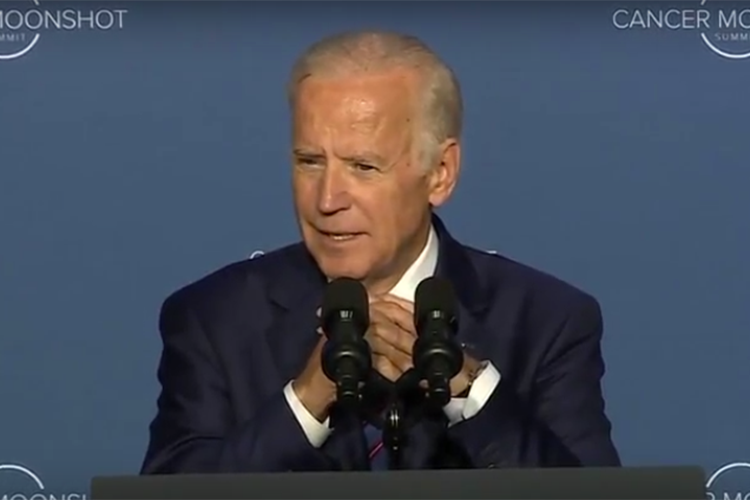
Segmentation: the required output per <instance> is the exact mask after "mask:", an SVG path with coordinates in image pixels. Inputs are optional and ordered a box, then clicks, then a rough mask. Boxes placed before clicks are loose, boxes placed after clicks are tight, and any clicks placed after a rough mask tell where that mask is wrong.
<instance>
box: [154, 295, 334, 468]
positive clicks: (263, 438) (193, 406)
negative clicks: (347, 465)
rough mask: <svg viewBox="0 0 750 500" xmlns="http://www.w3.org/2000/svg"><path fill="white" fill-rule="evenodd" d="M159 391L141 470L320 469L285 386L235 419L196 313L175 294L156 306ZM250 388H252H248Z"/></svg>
mask: <svg viewBox="0 0 750 500" xmlns="http://www.w3.org/2000/svg"><path fill="white" fill-rule="evenodd" d="M159 329H160V332H161V338H162V342H163V350H162V355H161V360H160V363H159V368H158V379H159V382H160V384H161V393H160V395H159V398H158V401H157V414H156V417H155V418H154V420H153V422H152V423H151V426H150V442H149V447H148V451H147V453H146V457H145V459H144V462H143V466H142V468H141V474H176V473H232V472H274V471H291V470H294V471H297V470H302V471H304V470H325V469H327V468H328V467H327V462H326V459H325V456H324V455H323V454H322V453H321V452H320V451H319V450H318V449H316V448H315V447H313V446H312V445H311V444H310V442H309V441H308V439H307V437H306V436H305V433H304V431H303V429H302V427H301V426H300V425H299V423H298V422H297V420H296V418H295V416H294V414H293V412H292V410H291V408H290V406H289V405H288V404H287V401H286V398H285V396H284V393H283V389H281V388H280V389H279V391H278V393H277V394H273V395H272V396H270V397H269V398H268V399H267V400H266V401H265V403H264V404H263V406H262V407H259V408H257V410H256V411H255V414H254V415H253V416H252V417H251V418H250V419H249V420H247V421H244V422H237V421H236V418H235V415H234V414H233V412H232V409H231V406H230V399H229V398H230V395H229V391H228V387H227V385H226V378H225V376H224V374H223V372H222V369H223V367H222V366H221V365H220V364H219V362H218V361H217V357H216V355H215V352H214V350H213V346H212V345H211V343H210V341H209V338H208V337H207V335H206V332H205V331H204V330H203V328H201V325H200V324H199V322H198V320H197V318H196V316H195V314H194V313H193V312H192V311H191V310H190V309H189V308H188V307H186V306H185V304H184V303H183V302H181V301H179V300H178V299H177V298H176V296H172V297H170V298H168V299H167V300H166V301H165V302H164V305H163V306H162V309H161V313H160V318H159ZM248 390H250V389H248Z"/></svg>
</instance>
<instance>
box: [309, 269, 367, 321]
mask: <svg viewBox="0 0 750 500" xmlns="http://www.w3.org/2000/svg"><path fill="white" fill-rule="evenodd" d="M342 311H344V314H351V315H352V317H351V318H348V319H349V320H351V321H354V322H356V323H359V324H360V325H362V327H363V328H365V329H366V328H367V326H368V325H369V324H370V305H369V300H368V298H367V290H366V289H365V287H364V285H363V284H362V283H360V282H359V281H357V280H355V279H351V278H337V279H335V280H333V281H331V282H330V283H328V285H327V286H326V289H325V291H324V292H323V305H322V307H321V312H320V317H321V319H322V320H323V324H324V325H326V324H328V323H329V322H330V321H331V320H334V319H336V318H338V319H347V318H344V317H341V314H342Z"/></svg>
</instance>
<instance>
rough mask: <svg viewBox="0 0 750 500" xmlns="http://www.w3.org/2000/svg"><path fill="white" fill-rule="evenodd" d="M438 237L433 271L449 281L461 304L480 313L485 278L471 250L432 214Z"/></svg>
mask: <svg viewBox="0 0 750 500" xmlns="http://www.w3.org/2000/svg"><path fill="white" fill-rule="evenodd" d="M432 224H433V227H434V228H435V232H436V233H437V236H438V240H439V242H440V243H439V254H438V262H437V270H436V271H435V274H436V275H437V276H440V277H441V278H445V279H447V280H448V281H450V282H451V284H452V285H453V288H454V289H455V292H456V295H457V296H458V300H459V302H460V303H461V305H462V306H463V308H464V309H465V310H466V311H468V312H471V313H472V314H479V313H481V312H482V311H483V310H484V309H485V308H486V307H487V303H488V294H487V290H486V286H485V284H484V281H483V280H482V279H481V278H480V276H479V274H478V273H477V271H476V269H475V268H474V265H473V264H472V262H471V259H470V252H474V251H475V250H471V249H468V248H466V247H465V246H463V245H462V244H461V243H459V242H458V241H456V240H455V239H454V238H453V236H451V234H450V233H449V232H448V230H447V229H446V227H445V224H444V223H443V221H442V220H440V218H439V217H438V216H436V215H434V216H433V218H432Z"/></svg>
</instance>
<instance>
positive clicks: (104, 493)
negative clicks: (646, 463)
mask: <svg viewBox="0 0 750 500" xmlns="http://www.w3.org/2000/svg"><path fill="white" fill-rule="evenodd" d="M91 498H92V499H93V500H120V499H122V500H170V499H175V500H177V499H180V500H206V499H211V498H217V499H223V500H235V499H246V500H250V499H264V500H277V499H278V500H281V499H289V500H303V499H321V500H338V499H341V500H358V499H362V500H365V499H378V500H382V499H385V498H387V499H409V500H419V499H425V500H440V499H452V500H456V499H465V500H473V499H488V500H489V499H492V500H503V499H509V500H510V499H515V500H522V499H534V500H545V499H550V500H551V499H556V500H567V499H571V500H589V499H590V500H640V499H643V500H661V499H664V500H667V499H669V500H693V499H695V500H698V499H700V500H705V499H706V488H705V475H704V472H703V470H702V469H700V468H699V467H631V468H566V469H481V470H433V471H391V472H322V473H317V472H315V473H313V472H289V473H270V474H229V475H224V474H205V475H204V474H196V475H170V476H129V477H97V478H94V479H93V481H92V485H91Z"/></svg>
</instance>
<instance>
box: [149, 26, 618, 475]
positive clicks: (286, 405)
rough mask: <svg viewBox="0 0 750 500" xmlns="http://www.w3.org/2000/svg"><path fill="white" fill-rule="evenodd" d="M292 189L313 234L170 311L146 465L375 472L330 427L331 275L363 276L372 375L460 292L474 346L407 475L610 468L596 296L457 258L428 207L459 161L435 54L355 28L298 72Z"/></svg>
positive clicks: (214, 277) (188, 295)
mask: <svg viewBox="0 0 750 500" xmlns="http://www.w3.org/2000/svg"><path fill="white" fill-rule="evenodd" d="M290 104H291V108H292V115H293V134H292V135H293V137H292V142H293V144H292V161H293V174H292V177H293V191H294V202H295V208H296V214H297V219H298V223H299V227H300V230H301V233H302V239H303V242H302V243H300V244H296V245H291V246H288V247H285V248H282V249H280V250H277V251H275V252H271V253H269V254H267V255H265V256H264V257H262V258H259V259H254V260H250V261H243V262H239V263H235V264H233V265H230V266H228V267H225V268H223V269H221V270H219V271H217V272H215V273H213V274H211V275H209V276H207V277H205V278H203V279H201V280H200V281H198V282H196V283H194V284H192V285H189V286H187V287H185V288H184V289H182V290H180V291H178V292H176V293H174V294H173V295H172V296H170V297H169V298H168V299H167V300H166V301H165V303H164V305H163V308H162V312H161V317H160V329H161V335H162V338H163V342H164V350H163V354H162V358H161V363H160V367H159V380H160V382H161V384H162V392H161V395H160V397H159V401H158V414H157V416H156V418H155V419H154V421H153V423H152V425H151V441H150V446H149V449H148V452H147V455H146V458H145V462H144V464H143V469H142V472H143V473H146V474H153V473H160V474H164V473H198V472H200V473H206V472H249V471H314V470H352V469H359V470H362V469H364V470H367V469H376V468H382V462H381V459H380V458H381V457H382V456H383V452H382V450H381V452H380V453H378V446H377V444H376V442H375V441H376V437H377V434H378V433H377V432H376V431H373V427H374V424H371V423H368V422H363V423H361V424H360V423H359V422H357V425H341V426H338V425H336V424H335V422H333V421H332V420H331V415H332V412H333V411H334V409H335V408H336V404H335V396H336V393H335V387H334V385H333V384H332V383H331V381H329V380H328V379H327V378H326V377H325V375H324V374H323V372H322V370H321V364H320V351H321V347H322V346H323V343H324V342H325V337H324V335H322V334H321V332H320V331H319V330H318V318H317V314H318V312H319V307H320V304H321V302H320V301H321V296H322V292H323V289H324V287H325V284H326V282H327V281H328V280H331V279H335V278H338V277H350V278H355V279H357V280H360V281H361V282H362V283H363V284H364V286H365V287H366V289H367V291H368V295H369V298H370V316H371V325H370V328H369V330H368V332H367V334H366V340H367V341H368V342H369V345H370V347H371V350H372V353H373V366H374V370H375V371H376V372H377V373H378V374H380V376H381V377H383V378H384V379H387V380H390V381H395V380H397V379H398V378H399V377H400V376H401V374H402V373H404V372H405V371H406V370H408V369H409V368H410V367H411V348H412V345H413V342H414V340H415V338H416V333H415V327H414V324H413V319H412V311H413V306H412V301H413V300H414V292H415V289H416V286H417V285H418V284H419V283H420V281H422V280H423V279H424V278H426V277H428V276H431V275H433V274H437V275H439V276H442V277H445V278H447V279H449V280H450V281H451V282H452V284H453V286H454V287H455V289H456V292H457V295H458V297H459V299H460V303H461V305H460V307H461V310H460V326H459V332H458V339H459V340H460V342H461V343H462V345H463V346H464V347H465V362H464V366H463V369H462V370H461V372H460V373H459V374H458V375H457V376H456V377H455V378H454V379H453V380H452V381H451V384H450V385H451V392H452V399H451V401H450V403H448V405H446V407H445V408H444V409H443V412H442V414H440V415H437V416H434V415H433V416H430V417H425V418H424V419H422V420H420V421H419V422H418V423H416V424H415V425H413V426H412V427H410V428H409V429H408V431H407V432H408V439H409V446H408V447H407V448H406V451H405V452H404V453H405V455H404V457H403V466H404V467H406V468H438V467H474V468H490V467H522V466H608V465H612V466H616V465H619V458H618V455H617V452H616V451H615V448H614V446H613V444H612V441H611V438H610V422H609V421H608V419H607V417H606V416H605V412H604V401H603V397H602V392H601V387H600V379H601V377H602V375H603V372H604V364H603V361H602V356H601V352H600V341H601V335H602V318H601V314H600V309H599V306H598V303H597V302H596V300H595V299H594V298H592V297H591V296H589V295H587V294H585V293H583V292H581V291H578V290H577V289H575V288H573V287H572V286H570V285H567V284H565V283H563V282H561V281H559V280H556V279H554V278H552V277H550V276H548V275H545V274H543V273H541V272H539V271H535V270H532V269H530V268H528V267H525V266H523V265H521V264H518V263H515V262H513V261H510V260H508V259H505V258H502V257H499V256H493V255H489V254H487V253H485V252H481V251H477V250H473V249H470V248H468V247H465V246H463V245H461V244H460V243H458V242H457V241H456V240H454V239H453V238H452V237H451V236H450V234H449V233H448V231H447V230H446V228H445V227H444V225H443V224H442V222H441V221H440V219H438V218H437V217H436V216H434V215H433V213H432V212H433V209H434V208H436V207H439V206H441V205H443V204H444V203H445V202H446V201H447V200H448V198H449V197H450V195H451V193H452V191H453V189H454V187H455V185H456V182H457V179H458V175H459V169H460V164H461V143H460V135H461V126H462V102H461V96H460V91H459V87H458V83H457V82H456V79H455V77H454V75H453V73H452V72H451V71H450V70H449V69H448V68H447V67H446V66H445V65H444V64H443V63H442V62H441V61H440V59H439V58H438V57H437V56H436V55H435V54H433V53H432V52H431V51H430V50H429V49H428V48H427V47H426V46H425V45H424V44H422V43H421V42H420V41H418V40H416V39H415V38H412V37H407V36H402V35H397V34H392V33H379V32H375V33H372V32H367V33H348V34H343V35H339V36H335V37H331V38H328V39H325V40H323V41H321V42H319V43H318V44H316V45H314V46H313V47H311V48H310V49H309V50H308V52H307V53H306V54H304V55H303V56H302V58H301V59H300V60H299V61H298V63H297V64H296V65H295V67H294V71H293V75H292V79H291V85H290Z"/></svg>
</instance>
